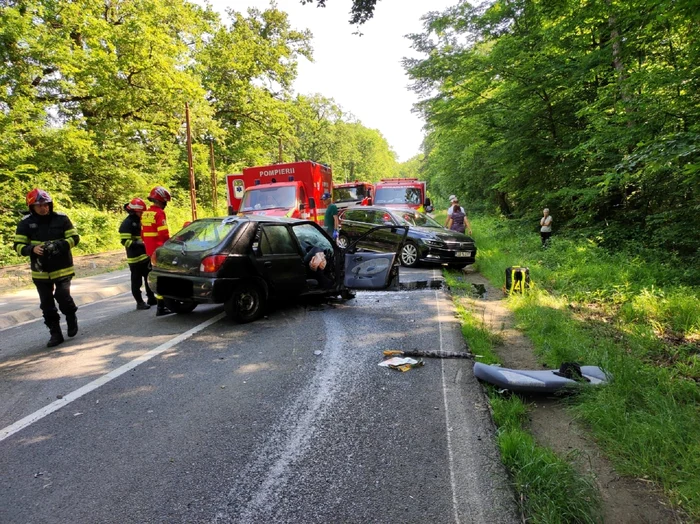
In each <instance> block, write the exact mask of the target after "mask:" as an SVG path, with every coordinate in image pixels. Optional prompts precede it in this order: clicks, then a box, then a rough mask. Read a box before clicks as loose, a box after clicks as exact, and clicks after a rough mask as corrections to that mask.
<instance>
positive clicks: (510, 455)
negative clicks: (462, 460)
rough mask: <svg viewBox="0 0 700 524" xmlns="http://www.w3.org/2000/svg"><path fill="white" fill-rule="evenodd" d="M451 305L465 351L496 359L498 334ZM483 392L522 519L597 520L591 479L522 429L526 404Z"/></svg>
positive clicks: (457, 284)
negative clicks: (460, 328) (463, 341)
mask: <svg viewBox="0 0 700 524" xmlns="http://www.w3.org/2000/svg"><path fill="white" fill-rule="evenodd" d="M445 277H446V281H447V283H448V285H449V286H450V288H451V289H452V291H453V293H454V294H455V295H456V296H459V295H460V294H469V293H470V291H471V289H470V285H469V284H467V283H465V282H464V281H463V280H461V277H460V276H459V275H457V274H456V273H454V272H450V271H448V272H446V273H445ZM456 307H457V314H458V317H459V319H460V322H461V324H462V333H463V335H464V337H465V339H466V340H467V341H468V342H469V349H470V351H471V352H472V353H473V354H475V355H478V357H477V359H478V360H479V361H481V362H485V363H497V362H498V357H497V355H496V353H495V352H494V346H495V345H497V344H500V343H502V339H501V337H500V335H499V334H498V333H493V332H490V331H489V329H488V328H487V327H486V325H485V323H484V321H483V319H480V318H479V316H478V314H476V313H475V311H474V310H472V309H471V308H469V307H465V306H464V305H462V304H461V303H460V301H457V306H456ZM487 393H488V395H489V400H490V403H491V409H492V412H493V417H494V422H495V423H496V425H497V426H498V433H497V444H498V447H499V450H500V452H501V458H502V460H503V463H504V464H505V466H506V467H507V468H508V470H509V471H510V473H511V476H512V479H513V484H514V486H515V489H516V492H517V493H518V495H519V497H518V501H519V505H520V509H521V512H522V514H523V516H524V517H525V519H526V521H527V522H533V523H546V524H558V523H562V524H563V523H570V522H579V523H595V522H600V515H601V513H600V498H599V494H598V492H597V489H596V487H595V483H594V482H593V479H592V478H591V477H590V476H584V475H580V474H579V473H577V472H576V470H575V469H574V467H573V466H572V465H571V464H570V463H569V462H568V461H567V459H566V458H565V457H559V456H557V455H556V454H555V453H554V452H553V451H552V450H550V449H548V448H545V447H542V446H538V445H537V444H536V442H535V441H534V439H533V438H532V436H531V435H529V434H528V433H527V432H526V431H525V430H524V429H523V426H524V425H525V424H526V423H527V407H526V406H525V404H524V403H523V402H522V401H521V400H520V398H519V397H518V396H517V395H505V396H504V395H501V394H499V393H498V392H497V390H496V388H494V387H487Z"/></svg>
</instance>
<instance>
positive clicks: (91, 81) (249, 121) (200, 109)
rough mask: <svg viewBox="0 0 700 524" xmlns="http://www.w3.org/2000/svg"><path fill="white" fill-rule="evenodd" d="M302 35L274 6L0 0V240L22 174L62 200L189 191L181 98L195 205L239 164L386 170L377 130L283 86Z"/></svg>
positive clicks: (111, 202) (12, 220)
mask: <svg viewBox="0 0 700 524" xmlns="http://www.w3.org/2000/svg"><path fill="white" fill-rule="evenodd" d="M311 39H312V35H311V34H310V32H309V31H308V30H298V29H295V28H293V27H291V25H290V23H289V20H288V18H287V15H286V13H284V12H282V11H280V10H278V9H277V8H275V7H274V6H272V7H270V8H269V9H266V10H264V11H261V10H258V9H249V10H248V11H247V12H246V13H240V12H236V11H234V10H229V11H228V13H227V19H226V20H222V19H221V17H220V16H219V15H218V14H217V13H215V12H213V11H211V10H210V9H209V8H202V7H200V6H198V5H196V4H193V3H190V2H188V1H186V0H136V1H131V0H129V1H127V0H100V1H91V0H6V1H5V2H2V8H1V9H0V57H1V58H2V60H0V88H1V89H0V132H2V136H3V140H2V141H0V183H1V184H2V188H3V191H2V192H0V209H1V210H2V214H1V215H0V217H1V218H0V240H3V243H7V242H8V241H11V240H8V239H11V236H12V234H13V232H14V228H15V226H16V222H17V219H18V218H19V216H20V213H21V212H22V211H25V210H26V209H25V205H24V195H25V194H26V192H27V191H28V190H29V189H31V188H32V187H37V186H39V187H43V188H45V189H47V190H48V191H50V192H51V193H52V195H53V197H54V199H55V200H56V201H57V202H60V204H59V206H60V207H63V209H68V208H70V207H71V206H76V205H85V206H92V207H93V208H96V209H98V210H104V211H109V210H119V209H121V203H123V202H125V201H127V200H129V199H131V198H132V197H133V196H137V195H138V196H144V195H145V194H147V192H148V190H149V189H150V188H151V187H152V186H153V185H155V184H161V185H165V186H167V187H168V188H170V189H171V192H172V193H173V195H174V198H175V200H176V201H185V202H188V201H189V199H188V197H187V191H188V189H189V170H188V162H187V150H186V135H185V106H186V104H189V108H190V120H191V130H192V137H193V152H194V155H193V156H194V172H195V178H196V180H197V184H198V192H197V198H198V201H199V202H200V204H203V205H204V206H211V205H212V203H213V202H212V200H213V197H212V194H213V189H214V188H213V187H212V186H216V188H217V189H218V190H219V193H220V194H221V193H222V192H223V190H224V187H225V186H224V184H223V176H222V174H223V173H230V172H235V171H238V170H240V169H241V168H242V167H245V166H250V165H260V164H265V163H275V162H278V161H280V160H282V161H293V160H302V159H303V160H307V159H308V160H316V161H319V162H324V163H327V164H329V165H331V166H332V167H334V169H335V172H336V173H337V175H336V176H337V177H341V176H342V173H343V172H346V171H347V170H348V169H350V170H354V172H355V173H356V174H357V176H358V177H363V178H365V179H370V180H374V179H376V178H378V177H379V176H387V175H390V174H392V173H393V172H394V170H395V169H396V159H395V155H394V153H393V152H392V151H391V149H390V147H389V145H388V144H387V142H386V140H385V139H384V138H383V137H382V136H381V135H380V134H379V132H377V131H375V130H370V129H366V128H365V127H364V126H362V124H361V123H360V122H358V121H357V120H356V119H355V118H354V117H353V116H352V115H350V114H347V113H345V112H344V111H343V110H342V108H340V107H339V106H337V104H336V103H335V102H334V101H333V100H330V99H327V98H324V97H322V96H320V95H307V96H303V95H295V94H294V93H293V90H292V85H293V81H294V79H295V78H296V74H297V63H298V61H299V60H300V59H301V58H306V59H309V60H311V59H312V50H311ZM212 144H213V146H214V147H213V149H214V159H215V167H216V170H217V172H218V173H219V177H218V180H214V181H212V178H211V165H210V147H211V145H212ZM280 150H281V151H282V154H281V157H280ZM0 258H1V259H3V260H4V259H6V258H7V257H6V256H5V255H0ZM0 261H2V260H0Z"/></svg>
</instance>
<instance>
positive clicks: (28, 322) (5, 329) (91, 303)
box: [0, 291, 131, 333]
mask: <svg viewBox="0 0 700 524" xmlns="http://www.w3.org/2000/svg"><path fill="white" fill-rule="evenodd" d="M124 295H131V291H126V292H125V293H119V294H118V295H112V296H111V297H107V298H102V299H100V300H95V301H94V302H88V303H87V304H82V305H80V306H78V311H80V309H82V308H84V307H88V306H92V305H93V304H100V303H101V302H105V301H107V300H112V299H113V298H117V297H123V296H124ZM38 308H39V306H37V309H38ZM38 320H44V317H37V318H34V319H32V320H25V321H24V322H22V323H20V324H15V325H14V326H7V327H4V328H2V329H0V333H2V332H3V331H7V330H8V329H14V328H17V327H20V326H25V325H27V324H31V323H32V322H36V321H38Z"/></svg>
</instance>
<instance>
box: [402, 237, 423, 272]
mask: <svg viewBox="0 0 700 524" xmlns="http://www.w3.org/2000/svg"><path fill="white" fill-rule="evenodd" d="M400 258H401V265H402V266H406V267H416V266H417V265H418V262H419V261H418V246H416V245H415V244H414V243H413V242H406V243H405V244H404V245H403V247H402V248H401V255H400Z"/></svg>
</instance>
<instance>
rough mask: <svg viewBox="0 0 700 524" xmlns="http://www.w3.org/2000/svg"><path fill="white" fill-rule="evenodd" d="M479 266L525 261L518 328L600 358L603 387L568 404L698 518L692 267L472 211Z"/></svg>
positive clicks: (624, 462) (584, 358)
mask: <svg viewBox="0 0 700 524" xmlns="http://www.w3.org/2000/svg"><path fill="white" fill-rule="evenodd" d="M472 223H473V227H474V233H475V239H476V242H477V246H478V248H479V254H478V258H477V265H478V269H479V270H480V271H481V272H482V274H484V275H486V276H487V278H489V279H490V280H491V282H492V283H493V284H494V285H497V286H499V287H500V286H502V285H503V282H504V272H505V268H506V267H508V266H511V265H522V266H528V267H529V268H530V272H531V276H532V278H533V281H534V284H535V288H534V289H533V290H532V291H531V292H530V293H528V294H526V295H524V296H517V297H511V298H510V299H509V305H510V307H511V308H512V309H513V311H514V313H515V316H516V321H517V324H518V327H519V328H520V329H522V330H523V331H524V332H525V333H526V334H527V335H528V336H529V337H530V338H531V340H532V341H533V343H534V345H535V348H536V352H537V354H538V356H539V358H540V360H541V361H542V362H543V363H545V364H547V365H548V366H551V367H558V366H559V364H560V363H561V362H564V361H577V362H580V363H583V364H592V365H599V366H601V367H603V368H604V369H606V370H607V371H608V372H609V373H610V374H611V376H612V382H611V383H610V384H609V385H608V386H605V387H600V388H588V389H586V388H584V391H583V392H582V393H581V394H580V395H578V396H577V397H575V399H573V409H574V411H575V412H576V413H577V414H578V415H580V416H581V417H582V418H583V419H584V420H585V421H586V422H587V423H588V424H589V425H590V427H591V428H592V431H593V433H594V434H595V436H596V438H597V440H598V441H599V442H601V443H602V445H603V446H604V448H605V450H606V451H607V453H608V455H609V456H610V458H611V459H612V460H613V462H614V463H615V465H616V468H617V469H618V471H619V472H621V473H623V474H627V475H631V476H637V477H643V478H647V479H651V480H654V481H656V482H658V483H659V484H660V485H661V486H662V487H663V488H664V489H665V491H666V493H667V494H668V495H669V497H670V499H671V501H672V502H673V503H675V504H677V505H679V506H681V507H683V508H684V509H685V510H687V511H688V513H689V514H690V515H691V516H692V517H693V518H697V519H700V388H699V387H698V381H699V380H700V374H699V372H700V365H699V363H698V355H699V353H700V348H699V347H698V339H699V338H700V296H699V294H698V290H697V288H694V287H692V286H691V285H690V282H691V281H692V280H693V279H694V278H697V277H698V268H694V267H683V266H681V265H680V264H679V263H678V261H677V260H674V259H670V260H669V259H666V258H665V257H664V256H662V255H659V254H655V253H644V254H640V253H631V254H630V253H627V254H625V253H616V254H610V253H607V252H605V251H604V250H602V249H600V248H598V247H597V246H595V245H594V244H592V243H590V242H587V241H585V240H581V239H567V238H563V237H554V238H553V239H552V243H551V245H550V247H549V248H548V249H544V250H543V249H542V248H541V246H540V240H539V236H538V235H537V234H536V233H532V232H527V231H524V230H523V229H522V228H519V227H518V225H517V224H511V223H507V222H504V221H499V220H496V219H492V218H481V217H475V218H473V219H472Z"/></svg>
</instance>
